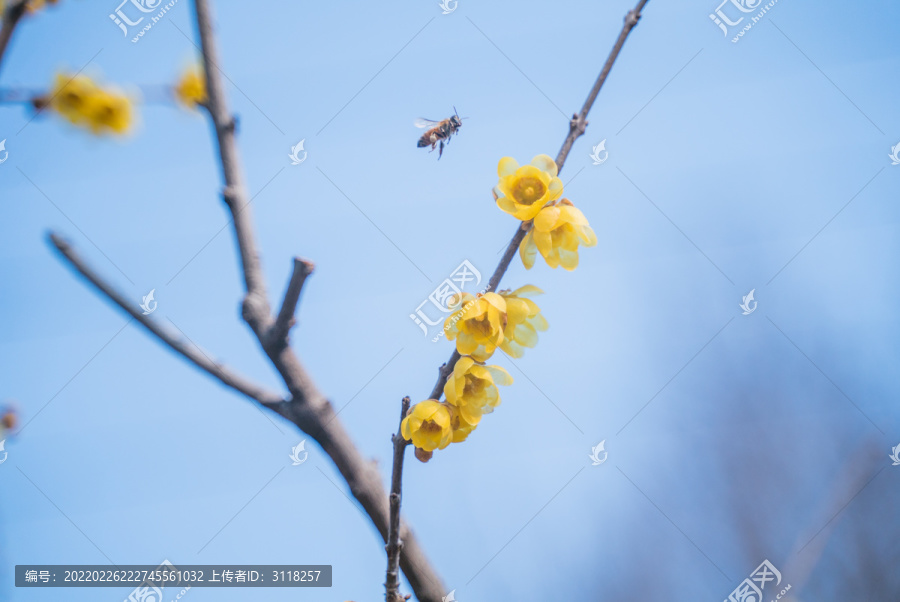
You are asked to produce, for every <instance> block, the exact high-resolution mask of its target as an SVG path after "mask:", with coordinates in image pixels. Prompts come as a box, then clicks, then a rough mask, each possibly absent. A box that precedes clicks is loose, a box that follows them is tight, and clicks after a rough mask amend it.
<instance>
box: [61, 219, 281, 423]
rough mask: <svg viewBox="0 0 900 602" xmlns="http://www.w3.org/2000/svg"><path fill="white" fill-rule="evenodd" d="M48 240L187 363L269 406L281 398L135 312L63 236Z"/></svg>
mask: <svg viewBox="0 0 900 602" xmlns="http://www.w3.org/2000/svg"><path fill="white" fill-rule="evenodd" d="M49 238H50V242H51V243H53V246H54V247H56V249H57V250H58V251H59V253H60V254H61V255H62V256H63V257H64V258H65V259H66V260H67V261H68V262H69V263H70V264H72V266H73V267H74V268H75V269H76V270H78V272H79V273H80V274H81V275H82V276H84V278H85V279H87V281H88V282H90V283H91V284H93V285H94V286H95V287H96V288H97V290H99V291H100V292H101V293H103V294H104V295H106V296H107V297H108V298H109V299H110V300H111V301H112V302H113V303H115V304H116V305H118V306H119V307H121V308H122V309H124V310H125V311H126V312H127V313H128V314H129V315H130V316H131V317H132V318H134V319H135V320H137V321H138V323H140V324H141V325H142V326H144V328H146V329H147V330H149V331H150V332H151V333H153V334H154V335H156V338H158V339H159V340H160V341H162V342H163V343H165V344H166V345H168V346H169V347H170V348H171V349H172V350H173V351H175V352H176V353H178V354H180V355H181V356H183V357H184V358H186V359H187V360H188V361H189V362H191V363H192V364H194V365H195V366H197V367H198V368H200V369H201V370H203V371H204V372H206V373H207V374H210V375H212V376H214V377H215V378H217V379H218V380H219V381H220V382H222V384H224V385H226V386H228V387H231V388H232V389H234V390H236V391H237V392H239V393H242V394H244V395H246V396H247V397H249V398H250V399H252V400H254V401H258V402H259V403H261V404H263V405H266V406H271V405H277V404H280V403H282V402H283V401H284V399H283V398H282V397H281V396H280V395H278V394H277V393H273V392H270V391H267V390H266V389H264V388H262V387H260V386H259V385H257V384H255V383H252V382H250V381H249V380H247V379H246V378H244V377H243V376H240V375H238V374H236V373H235V372H232V371H231V369H229V368H226V367H225V366H224V365H222V364H220V363H219V362H215V361H213V360H212V359H210V356H209V354H208V353H206V352H204V351H203V350H202V349H200V348H199V347H197V346H196V345H193V344H192V343H190V342H188V341H185V340H184V339H182V338H181V337H179V336H178V335H177V334H175V333H174V332H172V331H171V330H169V329H166V328H164V327H163V326H162V325H161V324H159V323H158V322H156V321H155V320H153V319H151V318H150V316H149V315H146V316H145V315H144V314H143V313H142V312H140V311H138V308H137V306H136V304H135V303H134V301H130V300H128V299H127V298H126V297H125V296H124V295H123V294H122V293H120V292H119V291H117V290H116V289H115V288H113V286H112V285H110V284H108V283H107V282H106V281H105V280H104V279H103V277H102V276H100V275H99V274H98V273H97V272H95V271H94V270H93V268H91V267H90V266H89V265H88V264H87V263H86V262H85V261H84V259H82V258H81V256H80V255H78V253H77V252H76V251H75V249H73V248H72V246H71V245H70V244H69V242H68V241H66V240H65V239H63V238H62V237H60V236H58V235H56V234H54V233H50V236H49Z"/></svg>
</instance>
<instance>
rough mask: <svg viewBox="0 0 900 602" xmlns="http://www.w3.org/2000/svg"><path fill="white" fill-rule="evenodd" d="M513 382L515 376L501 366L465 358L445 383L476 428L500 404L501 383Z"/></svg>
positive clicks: (451, 400) (454, 403) (448, 394)
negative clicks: (483, 417)
mask: <svg viewBox="0 0 900 602" xmlns="http://www.w3.org/2000/svg"><path fill="white" fill-rule="evenodd" d="M512 382H513V379H512V376H510V375H509V372H507V371H506V370H504V369H503V368H501V367H500V366H485V365H483V364H479V363H476V362H475V360H473V359H472V358H471V357H461V358H459V360H457V362H456V365H455V366H453V373H452V374H451V375H450V377H449V378H447V382H446V383H444V395H446V397H447V402H448V403H449V404H451V405H452V406H454V407H455V408H456V409H457V410H458V411H459V414H460V416H461V417H462V419H463V420H464V421H465V422H466V423H468V424H469V425H472V427H473V428H474V427H475V426H477V425H478V423H479V422H480V421H481V416H482V415H483V414H490V413H491V412H493V411H494V408H496V407H497V406H498V405H500V394H499V393H498V392H497V385H504V386H505V385H511V384H512ZM467 434H468V433H467Z"/></svg>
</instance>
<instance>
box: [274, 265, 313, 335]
mask: <svg viewBox="0 0 900 602" xmlns="http://www.w3.org/2000/svg"><path fill="white" fill-rule="evenodd" d="M314 269H315V265H314V264H313V262H311V261H306V260H304V259H300V258H299V257H295V258H294V271H293V273H292V274H291V280H290V282H288V288H287V292H285V294H284V301H282V303H281V311H279V312H278V317H277V318H276V319H275V323H274V324H273V325H272V328H271V329H269V342H270V343H271V344H273V345H277V344H282V345H287V344H288V332H289V331H290V330H291V327H292V326H293V325H294V314H295V313H296V311H297V303H298V302H299V301H300V293H301V292H302V291H303V284H304V283H305V282H306V277H307V276H309V275H310V274H312V273H313V270H314Z"/></svg>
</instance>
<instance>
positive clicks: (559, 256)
mask: <svg viewBox="0 0 900 602" xmlns="http://www.w3.org/2000/svg"><path fill="white" fill-rule="evenodd" d="M579 242H580V243H581V244H583V245H584V246H586V247H593V246H594V245H596V244H597V235H596V234H594V231H593V230H592V229H591V227H590V225H588V221H587V218H585V217H584V214H583V213H582V212H581V211H579V210H578V209H576V208H575V206H574V205H573V204H572V201H570V200H569V199H563V200H561V201H559V202H558V203H550V204H549V205H547V206H546V207H544V208H543V209H541V210H540V212H539V213H538V214H537V216H535V218H534V227H533V228H532V229H531V230H529V231H528V234H526V235H525V238H524V239H523V240H522V242H521V244H519V256H520V257H521V258H522V263H523V264H525V269H528V270H530V269H531V267H532V266H533V265H534V258H535V255H537V252H538V251H540V252H541V255H542V256H543V257H544V260H545V261H546V262H547V265H549V266H550V267H551V268H556V267H557V266H560V265H561V266H562V267H563V268H564V269H566V270H569V271H570V272H571V271H572V270H574V269H575V268H576V267H578V244H579Z"/></svg>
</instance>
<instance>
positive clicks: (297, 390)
mask: <svg viewBox="0 0 900 602" xmlns="http://www.w3.org/2000/svg"><path fill="white" fill-rule="evenodd" d="M194 7H195V10H196V18H197V29H198V31H199V33H200V45H201V50H202V55H203V67H204V71H205V73H206V81H207V97H208V103H207V109H208V112H209V115H210V118H211V119H212V122H213V126H214V129H215V132H216V137H217V140H218V143H219V155H220V158H221V162H222V173H223V177H224V179H225V189H224V192H223V196H224V197H225V202H226V204H227V205H228V209H229V210H230V212H231V215H232V218H233V221H234V230H235V235H236V238H237V244H238V248H239V250H240V255H241V266H242V269H243V275H244V283H245V286H246V295H245V297H244V303H243V317H244V320H245V321H246V322H247V324H248V325H249V326H250V328H251V329H252V330H253V332H254V334H255V335H256V337H257V339H258V340H259V342H260V344H261V345H262V348H263V350H264V351H265V352H266V355H268V357H269V359H270V360H271V361H272V364H273V365H274V366H275V368H276V369H277V370H278V373H279V374H280V375H281V377H282V379H283V380H284V383H285V385H287V388H288V390H289V391H290V392H291V397H292V399H291V402H290V403H289V404H282V405H280V406H278V407H276V408H273V409H275V410H277V411H278V412H279V413H280V414H281V415H282V416H284V417H285V418H287V419H288V420H291V421H292V422H293V423H294V424H296V425H297V426H298V427H300V429H301V430H302V431H304V432H305V433H307V434H308V435H309V436H311V437H312V438H313V439H315V441H316V442H317V443H318V444H319V445H320V446H321V447H322V449H323V451H325V453H327V454H328V455H329V457H331V459H332V461H333V462H334V463H335V466H336V467H337V469H338V470H339V471H340V473H341V476H342V477H343V478H344V480H345V481H346V482H347V485H348V486H349V488H350V491H351V493H352V494H353V496H354V497H355V498H356V499H357V500H358V501H359V503H360V505H361V506H362V507H363V509H364V510H365V512H366V514H368V515H369V517H370V518H371V519H372V522H373V523H374V524H375V527H376V528H377V529H378V531H379V533H380V534H381V537H382V538H383V539H384V541H385V543H387V537H388V500H387V496H386V495H385V491H384V486H383V485H382V483H381V476H380V474H379V473H378V470H377V469H376V468H375V467H374V466H373V465H372V463H371V462H368V461H366V460H365V459H364V458H363V457H362V454H360V452H359V450H358V449H357V448H356V446H355V445H354V443H353V440H352V439H351V438H350V436H349V435H348V434H347V432H346V430H344V426H343V424H342V423H341V421H340V420H338V419H337V418H336V414H335V411H334V407H333V406H332V405H331V403H330V402H329V401H328V400H327V399H326V398H325V396H324V395H322V393H321V392H320V391H319V389H318V387H316V385H315V383H314V382H313V380H312V378H311V377H310V376H309V374H308V373H307V371H306V369H305V368H304V366H303V365H302V363H301V362H300V360H299V358H298V357H297V356H296V354H295V353H294V351H293V349H292V348H291V347H290V346H288V345H284V344H281V343H273V342H272V340H271V339H270V338H269V336H268V333H269V328H270V326H271V324H272V323H273V322H274V321H275V320H274V318H273V317H272V315H271V309H270V307H269V302H268V299H267V296H266V289H265V285H264V282H263V275H262V270H261V267H260V262H259V255H258V252H257V245H256V241H255V238H254V233H253V227H252V219H251V215H252V212H251V208H250V206H249V199H248V198H247V192H246V189H245V187H244V184H243V176H242V173H241V170H240V162H239V160H238V153H237V143H236V138H235V131H234V123H235V121H234V118H233V116H232V115H231V114H230V113H229V110H228V106H227V103H226V98H225V94H224V84H223V82H222V74H221V72H220V69H219V64H220V63H219V55H218V50H217V48H216V42H215V36H214V34H213V30H212V15H211V11H210V6H209V0H194ZM400 536H401V537H402V538H403V541H404V546H403V551H402V553H401V555H400V566H401V568H402V569H403V573H404V574H405V575H406V578H407V580H408V581H409V583H410V586H411V587H412V588H413V591H414V592H415V594H416V597H417V598H418V599H419V600H420V602H440V601H441V597H442V595H443V591H444V590H443V585H442V583H441V580H440V578H439V577H438V575H437V572H436V571H435V570H434V568H433V567H432V566H431V564H430V562H429V561H428V559H427V558H426V556H425V554H424V552H423V551H422V549H421V548H420V547H419V544H418V541H417V540H416V538H415V536H414V535H413V534H412V532H410V531H409V529H408V528H407V527H406V525H405V524H404V523H403V522H401V524H400Z"/></svg>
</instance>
